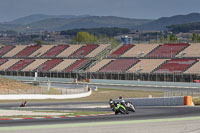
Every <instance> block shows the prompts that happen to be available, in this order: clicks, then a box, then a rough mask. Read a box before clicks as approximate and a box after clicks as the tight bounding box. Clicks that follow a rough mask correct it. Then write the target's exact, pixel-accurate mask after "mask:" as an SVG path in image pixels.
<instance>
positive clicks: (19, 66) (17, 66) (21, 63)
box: [8, 59, 34, 71]
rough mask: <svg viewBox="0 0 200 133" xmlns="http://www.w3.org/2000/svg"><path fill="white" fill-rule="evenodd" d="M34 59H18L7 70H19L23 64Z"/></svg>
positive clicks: (25, 64) (27, 63)
mask: <svg viewBox="0 0 200 133" xmlns="http://www.w3.org/2000/svg"><path fill="white" fill-rule="evenodd" d="M33 61H34V59H24V60H20V61H18V62H17V63H16V64H14V65H13V66H11V67H10V68H9V69H8V71H20V70H22V69H23V68H24V67H25V66H27V65H29V64H30V63H32V62H33Z"/></svg>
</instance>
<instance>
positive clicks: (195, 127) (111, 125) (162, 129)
mask: <svg viewBox="0 0 200 133" xmlns="http://www.w3.org/2000/svg"><path fill="white" fill-rule="evenodd" d="M199 123H200V117H185V118H169V119H149V120H131V121H111V122H92V123H76V124H54V125H38V126H15V127H1V128H0V133H36V132H37V133H55V132H59V133H66V132H73V133H80V132H81V133H108V132H109V133H122V132H133V133H199V132H200V127H199Z"/></svg>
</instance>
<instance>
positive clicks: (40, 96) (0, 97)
mask: <svg viewBox="0 0 200 133" xmlns="http://www.w3.org/2000/svg"><path fill="white" fill-rule="evenodd" d="M91 94H92V91H88V92H85V93H80V94H69V95H43V94H24V95H23V94H19V95H17V94H16V95H0V100H20V99H24V100H27V99H72V98H82V97H87V96H90V95H91Z"/></svg>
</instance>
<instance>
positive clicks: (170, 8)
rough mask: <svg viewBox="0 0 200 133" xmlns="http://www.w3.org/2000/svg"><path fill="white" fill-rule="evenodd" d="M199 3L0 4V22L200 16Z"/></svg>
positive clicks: (62, 0) (1, 0) (69, 0)
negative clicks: (65, 17)
mask: <svg viewBox="0 0 200 133" xmlns="http://www.w3.org/2000/svg"><path fill="white" fill-rule="evenodd" d="M199 5H200V0H0V21H1V22H2V21H9V20H13V19H16V18H19V17H23V16H27V15H30V14H49V15H84V14H89V15H98V16H120V17H128V18H147V19H156V18H159V17H163V16H165V17H167V16H173V15H178V14H188V13H192V12H199V13H200V8H199Z"/></svg>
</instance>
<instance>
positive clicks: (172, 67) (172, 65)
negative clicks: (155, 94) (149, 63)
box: [154, 59, 196, 73]
mask: <svg viewBox="0 0 200 133" xmlns="http://www.w3.org/2000/svg"><path fill="white" fill-rule="evenodd" d="M195 62H196V59H171V60H169V61H167V62H166V63H164V64H162V65H161V66H160V67H159V68H158V69H157V70H156V71H154V73H181V72H183V71H185V69H187V68H188V67H189V66H190V65H192V64H193V63H195Z"/></svg>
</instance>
